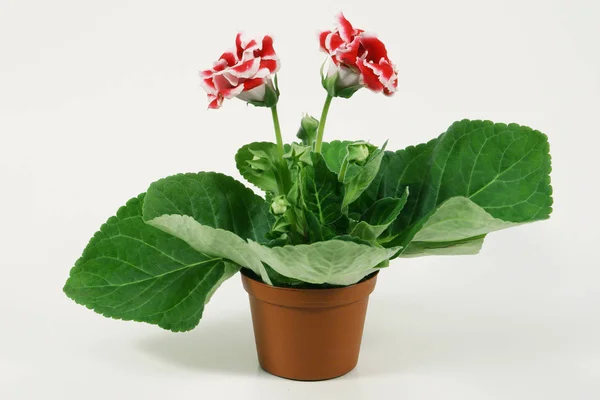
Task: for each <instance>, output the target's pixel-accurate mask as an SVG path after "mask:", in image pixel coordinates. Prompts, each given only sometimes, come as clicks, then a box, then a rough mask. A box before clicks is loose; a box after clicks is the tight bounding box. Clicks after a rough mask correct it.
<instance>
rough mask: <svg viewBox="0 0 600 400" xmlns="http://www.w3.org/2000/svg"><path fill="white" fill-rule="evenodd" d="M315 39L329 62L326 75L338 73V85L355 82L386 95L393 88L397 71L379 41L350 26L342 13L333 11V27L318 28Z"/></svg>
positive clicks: (342, 86)
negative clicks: (317, 34) (335, 16)
mask: <svg viewBox="0 0 600 400" xmlns="http://www.w3.org/2000/svg"><path fill="white" fill-rule="evenodd" d="M319 42H320V45H321V50H323V51H324V52H326V53H327V54H329V55H330V57H331V61H332V63H333V66H332V67H330V68H329V71H328V75H329V76H331V75H333V74H335V73H338V74H339V76H338V82H337V83H338V85H339V86H340V89H343V88H347V87H351V86H354V85H357V84H359V85H362V86H366V87H367V88H369V89H371V90H372V91H374V92H383V93H384V94H386V95H391V94H393V93H394V92H395V91H396V89H397V87H398V75H397V73H396V69H395V67H394V65H393V64H392V62H391V61H390V59H389V58H388V54H387V50H386V48H385V45H384V44H383V42H382V41H381V40H379V39H377V37H376V36H375V35H373V34H371V33H366V32H365V31H363V30H362V29H356V28H354V27H353V26H352V24H350V22H349V21H348V20H347V19H346V18H345V17H344V15H343V14H342V13H340V14H338V15H337V28H336V29H334V30H332V31H324V32H321V33H320V34H319Z"/></svg>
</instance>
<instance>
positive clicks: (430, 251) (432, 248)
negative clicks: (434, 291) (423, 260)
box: [399, 235, 484, 258]
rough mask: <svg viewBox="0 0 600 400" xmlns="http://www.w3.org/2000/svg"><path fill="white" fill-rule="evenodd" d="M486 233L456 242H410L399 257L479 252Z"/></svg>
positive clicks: (459, 254) (457, 254) (461, 254)
mask: <svg viewBox="0 0 600 400" xmlns="http://www.w3.org/2000/svg"><path fill="white" fill-rule="evenodd" d="M483 239H484V235H483V236H480V237H475V238H469V239H464V240H459V241H456V242H415V241H413V242H410V244H409V245H408V247H407V248H406V249H405V250H403V251H402V253H400V256H399V257H402V258H412V257H423V256H463V255H474V254H477V253H479V251H480V250H481V246H482V245H483Z"/></svg>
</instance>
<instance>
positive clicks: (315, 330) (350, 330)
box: [242, 273, 377, 381]
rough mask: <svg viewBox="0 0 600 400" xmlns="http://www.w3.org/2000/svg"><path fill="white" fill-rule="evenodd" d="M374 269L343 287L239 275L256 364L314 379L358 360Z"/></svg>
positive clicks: (338, 372) (291, 376)
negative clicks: (286, 284) (287, 284)
mask: <svg viewBox="0 0 600 400" xmlns="http://www.w3.org/2000/svg"><path fill="white" fill-rule="evenodd" d="M376 282H377V273H374V274H372V275H371V276H369V277H367V278H366V279H364V280H363V281H361V282H359V283H356V284H354V285H351V286H346V287H336V288H327V289H296V288H283V287H275V286H269V285H266V284H264V283H262V282H259V281H257V280H255V279H253V278H252V277H250V276H248V275H247V274H244V273H242V283H243V285H244V289H246V291H247V292H248V296H249V299H250V310H251V312H252V322H253V325H254V338H255V341H256V350H257V353H258V361H259V363H260V366H261V367H262V368H263V369H264V370H265V371H267V372H269V373H271V374H273V375H277V376H280V377H283V378H288V379H295V380H302V381H317V380H325V379H332V378H336V377H339V376H342V375H344V374H346V373H348V372H350V371H351V370H352V369H354V367H355V366H356V364H357V362H358V355H359V352H360V343H361V340H362V334H363V327H364V323H365V316H366V313H367V305H368V301H369V295H370V294H371V293H372V292H373V289H375V283H376Z"/></svg>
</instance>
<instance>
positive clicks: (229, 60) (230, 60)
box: [219, 51, 237, 67]
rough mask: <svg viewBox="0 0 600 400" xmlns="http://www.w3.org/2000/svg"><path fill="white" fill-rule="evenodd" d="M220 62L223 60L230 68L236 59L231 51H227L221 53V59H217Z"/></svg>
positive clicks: (235, 62)
mask: <svg viewBox="0 0 600 400" xmlns="http://www.w3.org/2000/svg"><path fill="white" fill-rule="evenodd" d="M220 60H225V62H226V63H227V65H228V66H230V67H231V66H234V65H235V64H237V59H236V57H235V54H233V53H232V52H231V51H227V52H225V53H223V54H222V55H221V57H219V61H220Z"/></svg>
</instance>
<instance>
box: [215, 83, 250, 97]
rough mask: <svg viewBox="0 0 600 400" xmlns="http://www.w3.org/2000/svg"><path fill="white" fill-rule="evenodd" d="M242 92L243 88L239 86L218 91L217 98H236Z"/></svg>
mask: <svg viewBox="0 0 600 400" xmlns="http://www.w3.org/2000/svg"><path fill="white" fill-rule="evenodd" d="M243 91H244V86H243V85H240V86H236V87H232V88H229V89H223V90H221V91H219V96H223V97H224V98H226V99H231V98H234V97H236V96H237V95H238V94H240V93H242V92H243Z"/></svg>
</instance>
